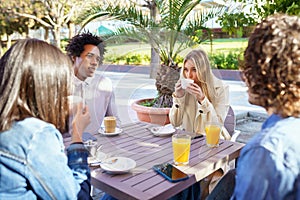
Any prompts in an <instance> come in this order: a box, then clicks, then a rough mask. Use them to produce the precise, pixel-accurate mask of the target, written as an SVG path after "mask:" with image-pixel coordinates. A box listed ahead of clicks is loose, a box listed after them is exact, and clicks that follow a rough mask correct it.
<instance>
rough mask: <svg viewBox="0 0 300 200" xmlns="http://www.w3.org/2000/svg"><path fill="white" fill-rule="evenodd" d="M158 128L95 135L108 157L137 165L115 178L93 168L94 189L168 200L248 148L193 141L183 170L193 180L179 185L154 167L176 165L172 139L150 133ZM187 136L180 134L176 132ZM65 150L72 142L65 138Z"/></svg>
mask: <svg viewBox="0 0 300 200" xmlns="http://www.w3.org/2000/svg"><path fill="white" fill-rule="evenodd" d="M153 126H155V125H153V124H148V123H144V122H135V123H131V124H125V125H123V126H122V127H121V128H122V130H123V131H122V133H121V134H119V135H116V136H103V135H101V134H99V133H93V134H94V136H95V137H96V138H97V143H98V144H102V145H103V146H102V148H101V151H102V152H104V153H106V154H107V156H108V157H111V156H124V157H128V158H131V159H133V160H135V161H136V164H137V165H136V168H135V169H133V170H132V171H131V172H130V173H126V174H119V175H112V174H108V173H106V172H105V171H103V170H102V169H101V168H99V167H91V177H92V178H91V181H92V185H93V186H94V187H96V188H98V189H100V190H102V191H104V192H106V193H108V194H110V195H112V196H113V197H115V198H117V199H167V198H170V197H172V196H174V195H175V194H177V193H179V192H180V191H182V190H184V189H186V188H187V187H189V186H191V185H192V184H194V183H195V182H197V181H199V180H201V179H203V178H205V177H206V176H208V175H209V174H211V173H213V172H214V171H216V170H217V169H219V168H220V167H221V166H223V165H224V164H225V163H228V162H229V161H231V160H234V159H236V158H238V156H239V153H240V150H241V149H242V147H243V146H244V144H241V143H238V142H231V141H226V140H221V141H220V145H219V147H216V148H209V147H207V146H206V143H205V137H202V138H197V139H193V140H192V143H191V152H190V159H189V164H188V165H187V166H180V167H179V168H180V169H181V170H183V171H184V172H185V173H187V174H189V179H187V180H185V181H180V182H177V183H171V182H169V181H167V180H165V179H164V178H163V177H162V176H161V175H159V174H157V173H156V172H155V171H153V169H152V166H153V165H156V164H161V163H165V162H170V163H172V162H173V152H172V142H171V136H165V137H157V136H154V135H153V133H151V131H150V130H149V128H150V127H153ZM179 131H180V132H183V131H181V130H176V132H179ZM64 142H65V146H66V147H67V146H68V145H69V144H70V142H71V141H70V138H64Z"/></svg>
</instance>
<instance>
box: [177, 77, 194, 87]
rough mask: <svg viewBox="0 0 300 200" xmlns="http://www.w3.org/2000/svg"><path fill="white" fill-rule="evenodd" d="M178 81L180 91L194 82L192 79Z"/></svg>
mask: <svg viewBox="0 0 300 200" xmlns="http://www.w3.org/2000/svg"><path fill="white" fill-rule="evenodd" d="M180 80H181V87H182V89H186V88H187V86H188V85H189V84H191V83H194V80H192V79H187V78H182V79H180Z"/></svg>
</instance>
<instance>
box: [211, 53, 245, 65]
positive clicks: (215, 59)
mask: <svg viewBox="0 0 300 200" xmlns="http://www.w3.org/2000/svg"><path fill="white" fill-rule="evenodd" d="M209 59H210V62H211V67H212V68H213V69H238V68H239V63H240V62H241V61H242V60H243V53H242V52H229V53H227V54H226V53H217V54H211V55H209Z"/></svg>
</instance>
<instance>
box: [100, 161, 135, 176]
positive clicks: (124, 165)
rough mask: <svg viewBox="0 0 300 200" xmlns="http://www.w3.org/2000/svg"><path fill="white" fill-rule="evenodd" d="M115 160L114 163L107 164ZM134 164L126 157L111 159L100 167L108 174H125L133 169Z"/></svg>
mask: <svg viewBox="0 0 300 200" xmlns="http://www.w3.org/2000/svg"><path fill="white" fill-rule="evenodd" d="M115 159H117V161H116V162H114V163H112V164H110V163H109V162H110V161H112V160H115ZM135 166H136V162H135V161H134V160H132V159H131V158H127V157H111V158H108V159H106V160H105V163H101V164H100V167H101V168H102V169H103V170H104V171H106V172H107V173H109V174H125V173H128V172H129V171H130V170H132V169H134V168H135Z"/></svg>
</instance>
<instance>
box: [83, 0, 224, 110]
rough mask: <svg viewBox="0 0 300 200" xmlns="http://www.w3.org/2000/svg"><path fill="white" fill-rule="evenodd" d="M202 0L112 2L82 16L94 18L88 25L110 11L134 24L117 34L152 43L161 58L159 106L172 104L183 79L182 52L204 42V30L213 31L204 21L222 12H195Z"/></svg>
mask: <svg viewBox="0 0 300 200" xmlns="http://www.w3.org/2000/svg"><path fill="white" fill-rule="evenodd" d="M200 2H201V0H144V4H142V5H137V4H135V3H133V2H130V3H129V4H128V5H124V4H122V5H121V4H120V3H115V4H108V5H107V6H105V8H104V6H102V5H99V6H98V7H94V8H91V9H89V10H88V12H86V13H85V14H84V15H83V16H84V17H82V18H87V17H90V20H88V21H85V24H86V23H88V22H89V21H91V20H93V19H95V18H97V17H99V15H102V16H103V15H105V13H108V16H109V17H112V18H114V19H118V20H122V21H126V22H127V23H128V24H130V25H131V26H129V27H123V28H121V29H119V31H118V32H117V33H116V34H117V35H123V34H125V35H127V36H130V37H134V38H136V39H139V40H141V41H146V42H149V43H150V44H151V45H152V50H153V51H154V52H157V53H158V54H159V57H160V61H161V65H160V66H159V67H158V69H157V76H156V87H157V90H158V98H157V101H156V104H155V105H156V107H170V106H171V105H172V93H173V92H174V85H175V83H176V81H177V80H178V78H179V67H178V63H177V59H178V55H179V53H180V52H182V51H183V50H185V49H187V48H189V47H192V46H194V45H196V44H197V43H200V42H201V41H203V40H204V37H205V36H204V35H203V33H202V31H201V30H207V32H208V33H210V29H208V28H206V27H205V26H204V23H205V22H206V21H208V19H210V18H213V17H214V16H215V13H219V10H218V11H216V10H211V11H210V12H207V13H205V12H204V11H199V12H196V13H193V12H194V11H195V10H194V9H195V7H196V6H197V5H199V3H200ZM143 8H147V9H148V10H147V9H146V10H145V9H143ZM145 11H148V12H145ZM208 38H209V37H208ZM152 57H153V54H152ZM152 57H151V59H152ZM152 61H153V60H152Z"/></svg>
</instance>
